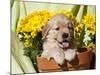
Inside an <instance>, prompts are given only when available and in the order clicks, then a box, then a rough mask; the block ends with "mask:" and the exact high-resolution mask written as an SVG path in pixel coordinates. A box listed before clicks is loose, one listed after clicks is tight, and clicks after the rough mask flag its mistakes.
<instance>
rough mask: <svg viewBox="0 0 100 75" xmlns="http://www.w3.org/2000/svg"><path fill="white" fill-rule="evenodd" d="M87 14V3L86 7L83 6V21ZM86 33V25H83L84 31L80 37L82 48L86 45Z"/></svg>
mask: <svg viewBox="0 0 100 75" xmlns="http://www.w3.org/2000/svg"><path fill="white" fill-rule="evenodd" d="M86 14H87V5H85V6H84V8H83V13H82V18H81V21H82V19H83V18H84V16H85V15H86ZM84 35H85V25H84V26H83V31H82V33H81V34H80V38H79V41H80V44H79V47H80V48H82V47H83V46H84V43H83V40H84Z"/></svg>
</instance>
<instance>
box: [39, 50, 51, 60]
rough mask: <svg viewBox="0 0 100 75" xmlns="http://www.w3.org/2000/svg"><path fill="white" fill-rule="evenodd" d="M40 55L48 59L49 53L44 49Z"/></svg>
mask: <svg viewBox="0 0 100 75" xmlns="http://www.w3.org/2000/svg"><path fill="white" fill-rule="evenodd" d="M41 57H43V58H46V59H47V60H48V61H49V60H50V56H49V54H48V53H47V52H45V51H44V52H43V53H42V54H41Z"/></svg>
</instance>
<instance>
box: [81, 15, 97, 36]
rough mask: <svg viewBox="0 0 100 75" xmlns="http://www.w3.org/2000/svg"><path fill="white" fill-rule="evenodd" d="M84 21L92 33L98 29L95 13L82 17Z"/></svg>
mask: <svg viewBox="0 0 100 75" xmlns="http://www.w3.org/2000/svg"><path fill="white" fill-rule="evenodd" d="M82 23H83V24H84V25H85V27H87V29H88V30H89V32H90V34H92V35H94V34H95V31H96V17H95V15H93V14H87V15H86V16H84V19H82Z"/></svg>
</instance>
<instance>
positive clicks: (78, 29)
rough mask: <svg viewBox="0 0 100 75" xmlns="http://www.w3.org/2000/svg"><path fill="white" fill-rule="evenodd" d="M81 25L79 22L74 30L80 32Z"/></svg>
mask: <svg viewBox="0 0 100 75" xmlns="http://www.w3.org/2000/svg"><path fill="white" fill-rule="evenodd" d="M83 26H84V25H83V24H79V25H77V26H76V27H75V28H74V29H75V31H76V32H78V33H81V32H82V31H83Z"/></svg>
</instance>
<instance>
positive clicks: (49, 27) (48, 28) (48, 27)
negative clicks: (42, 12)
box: [42, 24, 51, 40]
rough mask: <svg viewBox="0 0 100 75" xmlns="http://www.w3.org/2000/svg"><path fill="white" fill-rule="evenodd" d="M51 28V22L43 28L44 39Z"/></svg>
mask: <svg viewBox="0 0 100 75" xmlns="http://www.w3.org/2000/svg"><path fill="white" fill-rule="evenodd" d="M50 29H51V26H50V25H49V24H46V25H45V26H44V27H43V30H42V37H43V38H42V39H43V40H44V39H45V38H46V36H47V34H48V32H49V30H50Z"/></svg>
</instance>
